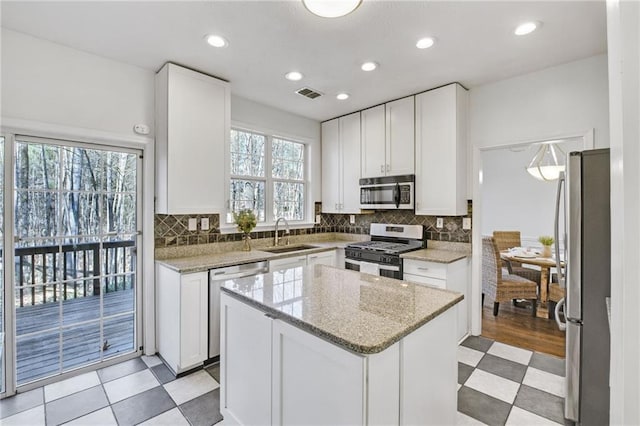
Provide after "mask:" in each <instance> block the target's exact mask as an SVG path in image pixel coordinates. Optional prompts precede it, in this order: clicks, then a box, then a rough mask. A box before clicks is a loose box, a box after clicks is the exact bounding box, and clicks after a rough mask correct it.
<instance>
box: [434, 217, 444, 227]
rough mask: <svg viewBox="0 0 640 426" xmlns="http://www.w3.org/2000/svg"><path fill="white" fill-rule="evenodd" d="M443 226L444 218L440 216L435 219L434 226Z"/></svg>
mask: <svg viewBox="0 0 640 426" xmlns="http://www.w3.org/2000/svg"><path fill="white" fill-rule="evenodd" d="M443 226H444V219H442V218H441V217H439V218H437V219H436V228H438V229H442V227H443Z"/></svg>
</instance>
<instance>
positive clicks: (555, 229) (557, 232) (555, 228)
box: [553, 172, 568, 303]
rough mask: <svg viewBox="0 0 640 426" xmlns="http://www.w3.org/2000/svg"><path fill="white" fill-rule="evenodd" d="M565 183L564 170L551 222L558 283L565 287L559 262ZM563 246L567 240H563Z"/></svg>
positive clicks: (561, 174) (561, 173)
mask: <svg viewBox="0 0 640 426" xmlns="http://www.w3.org/2000/svg"><path fill="white" fill-rule="evenodd" d="M564 183H565V176H564V172H560V178H559V179H558V191H557V192H556V217H555V222H554V224H553V233H554V237H555V249H556V271H557V273H558V284H559V285H560V288H564V287H566V285H565V282H564V274H563V273H562V265H561V264H560V199H561V198H562V197H561V194H562V186H563V185H564ZM563 214H566V212H563ZM564 244H565V247H566V245H567V242H566V241H564ZM567 260H568V259H565V265H566V264H567ZM563 303H564V302H563Z"/></svg>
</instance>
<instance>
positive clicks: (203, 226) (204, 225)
mask: <svg viewBox="0 0 640 426" xmlns="http://www.w3.org/2000/svg"><path fill="white" fill-rule="evenodd" d="M200 230H201V231H208V230H209V218H208V217H203V218H202V219H200Z"/></svg>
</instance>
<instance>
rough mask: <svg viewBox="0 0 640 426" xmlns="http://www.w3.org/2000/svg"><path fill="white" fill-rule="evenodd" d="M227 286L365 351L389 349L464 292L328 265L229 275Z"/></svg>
mask: <svg viewBox="0 0 640 426" xmlns="http://www.w3.org/2000/svg"><path fill="white" fill-rule="evenodd" d="M222 291H224V292H225V293H228V294H230V295H232V296H234V297H236V298H238V299H240V300H242V301H244V302H247V303H249V304H251V305H254V306H256V307H257V308H258V309H260V310H262V311H264V312H266V313H269V314H271V315H273V316H274V317H276V318H279V319H282V320H284V321H287V322H289V323H291V324H293V325H295V326H297V327H299V328H302V329H304V330H306V331H308V332H310V333H311V334H313V335H316V336H318V337H321V338H324V339H326V340H329V341H330V342H332V343H334V344H337V345H339V346H342V347H344V348H346V349H348V350H351V351H353V352H357V353H360V354H373V353H377V352H381V351H383V350H384V349H386V348H388V347H389V346H391V345H392V344H394V343H395V342H397V341H399V340H400V339H402V338H403V337H404V336H406V335H408V334H410V333H411V332H413V331H415V330H416V329H418V328H420V327H421V326H422V325H424V324H425V323H427V322H429V321H430V320H432V319H433V318H435V317H437V316H438V315H440V314H441V313H443V312H444V311H446V310H447V309H449V308H450V307H452V306H453V305H455V304H456V303H458V302H460V301H461V300H462V299H463V297H464V296H463V295H462V294H461V293H456V292H452V291H448V290H441V289H438V288H433V287H425V286H421V285H416V284H412V283H408V282H404V281H398V280H395V279H391V278H385V277H378V276H374V275H369V274H362V273H360V272H355V271H349V270H343V269H337V268H334V267H331V266H326V265H313V266H307V267H297V268H291V269H286V270H283V271H275V272H271V273H267V274H264V275H262V279H259V280H258V279H256V277H247V278H239V279H235V280H228V281H225V282H224V283H223V284H222ZM434 343H436V342H434Z"/></svg>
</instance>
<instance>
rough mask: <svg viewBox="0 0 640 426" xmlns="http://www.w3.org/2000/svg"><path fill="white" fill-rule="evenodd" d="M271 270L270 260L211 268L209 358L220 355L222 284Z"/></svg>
mask: <svg viewBox="0 0 640 426" xmlns="http://www.w3.org/2000/svg"><path fill="white" fill-rule="evenodd" d="M268 271H269V262H267V261H266V260H265V261H264V262H253V263H245V264H242V265H236V266H228V267H225V268H216V269H211V270H209V358H213V357H217V356H219V355H220V286H221V285H222V283H223V282H224V281H227V280H232V279H235V278H243V277H250V276H252V275H258V274H264V273H266V272H268Z"/></svg>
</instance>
